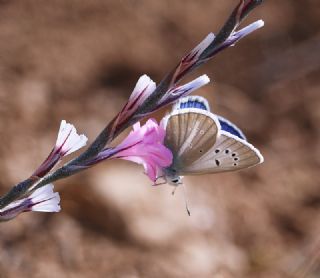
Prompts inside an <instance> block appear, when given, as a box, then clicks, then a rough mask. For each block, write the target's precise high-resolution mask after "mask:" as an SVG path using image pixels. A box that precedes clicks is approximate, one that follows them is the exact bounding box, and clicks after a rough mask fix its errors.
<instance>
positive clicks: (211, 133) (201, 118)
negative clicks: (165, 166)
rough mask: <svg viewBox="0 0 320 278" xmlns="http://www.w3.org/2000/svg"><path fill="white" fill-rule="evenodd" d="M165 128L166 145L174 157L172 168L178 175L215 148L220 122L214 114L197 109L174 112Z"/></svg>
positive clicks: (165, 121) (167, 118)
mask: <svg viewBox="0 0 320 278" xmlns="http://www.w3.org/2000/svg"><path fill="white" fill-rule="evenodd" d="M164 126H165V129H166V138H165V145H166V146H167V147H168V148H169V149H170V150H171V151H172V153H173V157H174V159H173V163H172V165H171V166H170V167H171V168H174V169H175V170H176V171H177V172H178V173H180V171H181V170H182V169H183V168H184V167H185V166H186V165H191V164H192V163H193V162H194V161H196V160H198V159H199V158H200V157H201V156H203V154H205V153H207V152H208V151H209V150H210V149H211V148H212V147H213V146H214V144H215V142H216V137H217V133H218V130H219V129H220V124H219V121H218V119H217V118H216V117H215V116H214V115H213V114H212V113H210V112H208V111H206V110H203V109H197V108H185V109H179V110H176V111H173V112H172V113H171V114H169V115H168V116H167V117H166V118H165V120H164Z"/></svg>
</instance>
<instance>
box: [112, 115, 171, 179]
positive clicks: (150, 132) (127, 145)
mask: <svg viewBox="0 0 320 278" xmlns="http://www.w3.org/2000/svg"><path fill="white" fill-rule="evenodd" d="M164 137H165V130H164V128H163V127H162V126H159V125H158V124H157V122H156V121H155V120H154V119H149V120H148V121H147V122H146V124H145V125H143V126H140V123H139V122H138V123H136V124H135V125H134V126H133V131H131V132H130V134H129V135H128V136H127V138H125V139H124V140H123V141H122V143H120V144H119V145H118V146H117V147H116V148H115V149H114V150H113V152H115V154H114V155H113V156H112V157H114V158H122V159H125V160H130V161H133V162H136V163H138V164H142V165H143V167H144V169H145V172H146V174H147V175H148V176H149V178H150V179H151V180H152V181H153V182H155V181H156V178H157V173H159V171H160V170H161V169H162V168H164V167H167V166H169V165H170V164H171V163H172V153H171V151H170V150H169V149H168V148H166V147H165V146H164V145H163V142H164Z"/></svg>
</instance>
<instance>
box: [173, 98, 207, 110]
mask: <svg viewBox="0 0 320 278" xmlns="http://www.w3.org/2000/svg"><path fill="white" fill-rule="evenodd" d="M184 108H197V109H203V110H207V111H210V107H209V103H208V101H207V100H206V99H205V98H204V97H200V96H187V97H183V98H180V99H179V100H178V101H177V102H176V104H175V105H174V106H173V108H172V111H175V110H179V109H184Z"/></svg>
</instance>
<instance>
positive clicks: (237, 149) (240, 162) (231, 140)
mask: <svg viewBox="0 0 320 278" xmlns="http://www.w3.org/2000/svg"><path fill="white" fill-rule="evenodd" d="M262 162H263V157H262V155H261V154H260V152H259V151H258V150H257V149H256V148H255V147H254V146H252V145H251V144H249V143H248V142H247V141H245V140H243V139H241V138H238V137H237V136H235V135H233V134H230V133H228V132H226V131H220V133H219V135H218V137H217V140H216V142H215V144H214V146H213V147H212V148H211V149H210V150H208V151H207V152H206V153H205V154H204V155H203V156H201V157H200V158H198V159H197V160H196V161H193V162H192V163H191V164H186V165H184V167H183V169H181V171H180V172H179V174H180V175H198V174H205V173H218V172H226V171H234V170H240V169H243V168H248V167H251V166H254V165H256V164H259V163H262Z"/></svg>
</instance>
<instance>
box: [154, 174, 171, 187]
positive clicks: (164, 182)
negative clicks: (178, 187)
mask: <svg viewBox="0 0 320 278" xmlns="http://www.w3.org/2000/svg"><path fill="white" fill-rule="evenodd" d="M160 178H163V179H164V181H163V182H158V183H157V181H158V179H160ZM166 183H167V179H166V177H165V176H159V177H157V179H156V182H155V183H154V184H153V185H152V186H157V185H162V184H166Z"/></svg>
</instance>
